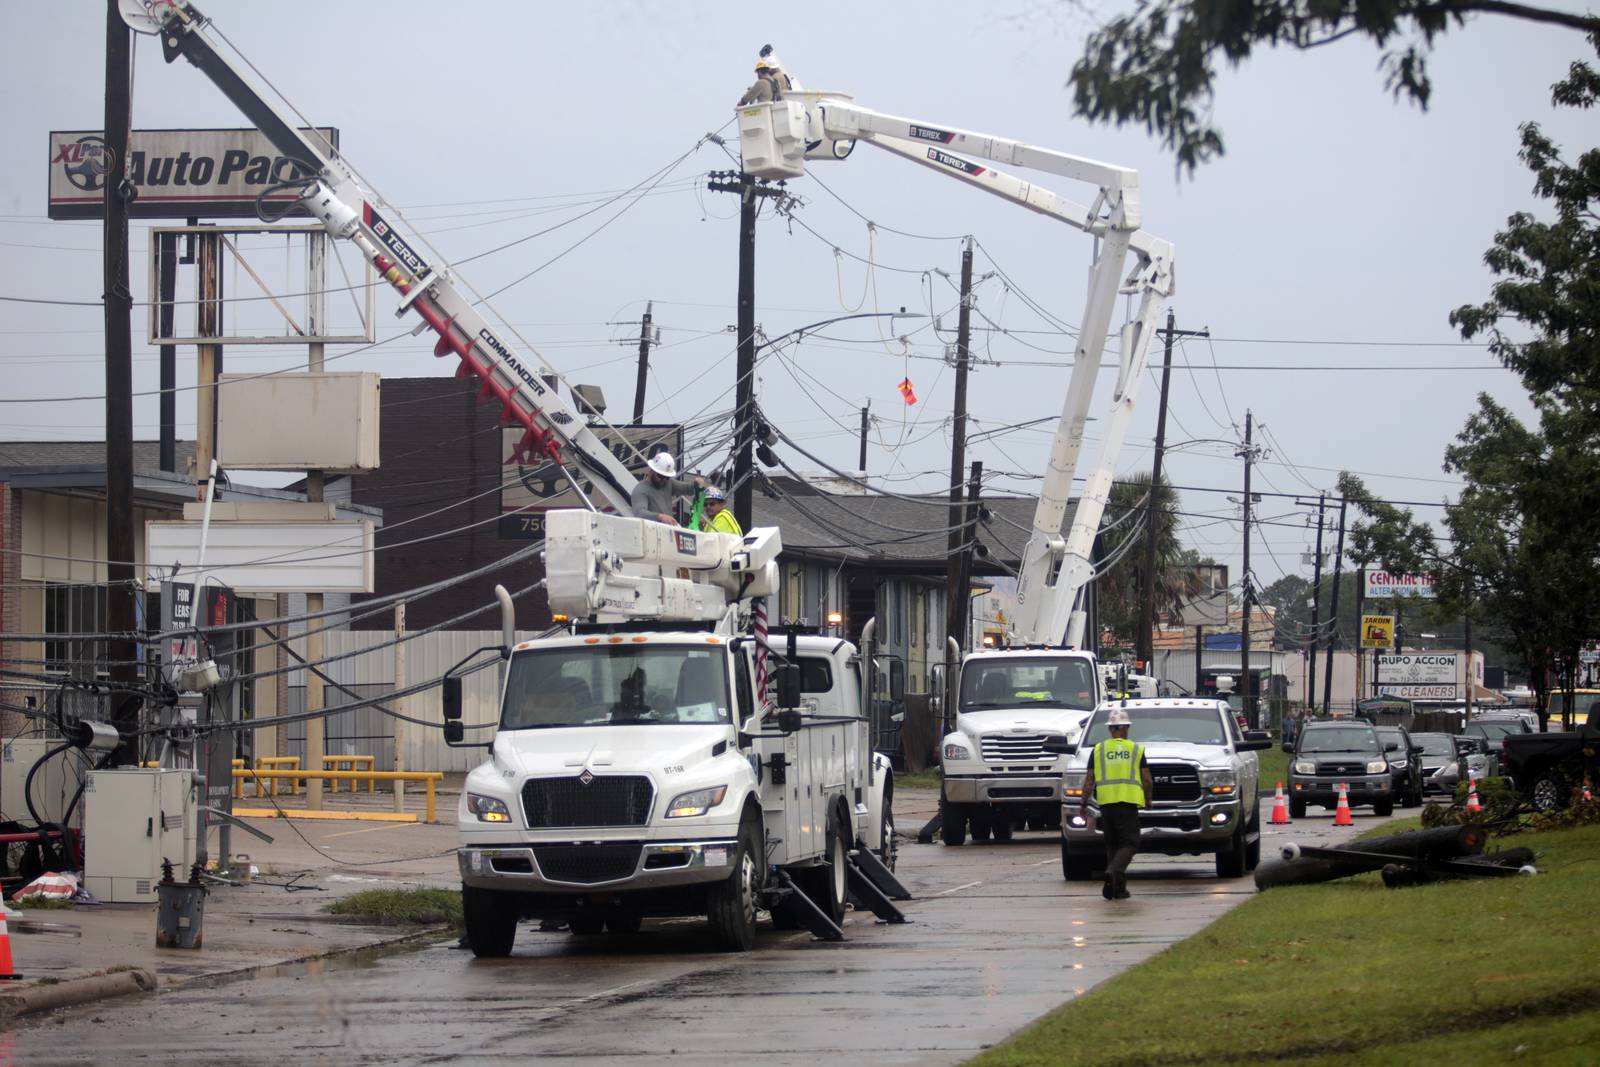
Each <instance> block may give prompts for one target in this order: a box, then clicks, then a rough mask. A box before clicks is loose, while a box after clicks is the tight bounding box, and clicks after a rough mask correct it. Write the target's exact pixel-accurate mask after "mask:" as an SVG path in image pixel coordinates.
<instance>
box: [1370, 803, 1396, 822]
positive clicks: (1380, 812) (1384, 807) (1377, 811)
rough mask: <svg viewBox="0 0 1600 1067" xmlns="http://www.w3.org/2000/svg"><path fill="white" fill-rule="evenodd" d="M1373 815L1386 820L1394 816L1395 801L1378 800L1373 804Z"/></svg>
mask: <svg viewBox="0 0 1600 1067" xmlns="http://www.w3.org/2000/svg"><path fill="white" fill-rule="evenodd" d="M1372 814H1374V815H1377V816H1380V817H1384V818H1386V817H1388V816H1390V815H1393V814H1394V801H1393V800H1377V801H1374V802H1373V804H1372Z"/></svg>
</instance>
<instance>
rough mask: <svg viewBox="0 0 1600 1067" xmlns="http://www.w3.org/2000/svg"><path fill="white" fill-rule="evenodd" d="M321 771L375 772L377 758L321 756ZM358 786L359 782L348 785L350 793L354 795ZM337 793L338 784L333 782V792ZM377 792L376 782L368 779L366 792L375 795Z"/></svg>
mask: <svg viewBox="0 0 1600 1067" xmlns="http://www.w3.org/2000/svg"><path fill="white" fill-rule="evenodd" d="M345 764H348V765H349V766H345ZM322 769H323V770H325V771H346V770H349V771H375V770H377V769H378V757H376V756H354V755H352V756H323V757H322ZM359 785H360V783H359V782H351V783H350V792H352V793H354V792H355V791H356V788H357V787H358V786H359ZM338 791H339V783H338V782H334V783H333V792H335V793H337V792H338ZM377 791H378V790H377V782H376V780H375V779H372V778H368V779H367V792H369V793H375V792H377Z"/></svg>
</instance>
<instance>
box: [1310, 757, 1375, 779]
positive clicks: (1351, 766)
mask: <svg viewBox="0 0 1600 1067" xmlns="http://www.w3.org/2000/svg"><path fill="white" fill-rule="evenodd" d="M1366 773H1367V761H1366V760H1361V761H1360V762H1359V763H1358V762H1355V761H1353V760H1328V761H1327V762H1326V763H1323V762H1318V763H1317V775H1318V776H1319V777H1323V776H1327V775H1337V774H1366Z"/></svg>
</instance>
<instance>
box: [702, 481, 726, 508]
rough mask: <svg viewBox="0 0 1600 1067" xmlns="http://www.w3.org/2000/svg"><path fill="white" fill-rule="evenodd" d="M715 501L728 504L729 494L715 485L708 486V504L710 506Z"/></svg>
mask: <svg viewBox="0 0 1600 1067" xmlns="http://www.w3.org/2000/svg"><path fill="white" fill-rule="evenodd" d="M713 500H716V501H719V502H721V503H724V504H726V503H727V502H728V494H726V493H724V492H723V491H722V490H721V489H718V488H717V487H716V486H714V485H708V486H706V503H708V504H709V503H711V502H712V501H713Z"/></svg>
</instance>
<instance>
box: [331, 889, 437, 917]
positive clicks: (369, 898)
mask: <svg viewBox="0 0 1600 1067" xmlns="http://www.w3.org/2000/svg"><path fill="white" fill-rule="evenodd" d="M323 910H324V911H327V912H329V913H331V914H334V915H342V916H344V917H346V918H349V919H359V920H361V921H362V922H369V923H375V924H377V925H380V926H409V925H416V926H435V925H438V924H439V923H450V924H452V925H454V926H460V925H461V924H462V919H461V892H460V891H459V890H456V889H364V890H362V891H361V892H359V893H352V894H350V895H349V896H347V897H343V898H341V899H339V900H336V901H334V902H333V903H332V904H329V905H328V906H327V907H326V908H324V909H323Z"/></svg>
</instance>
